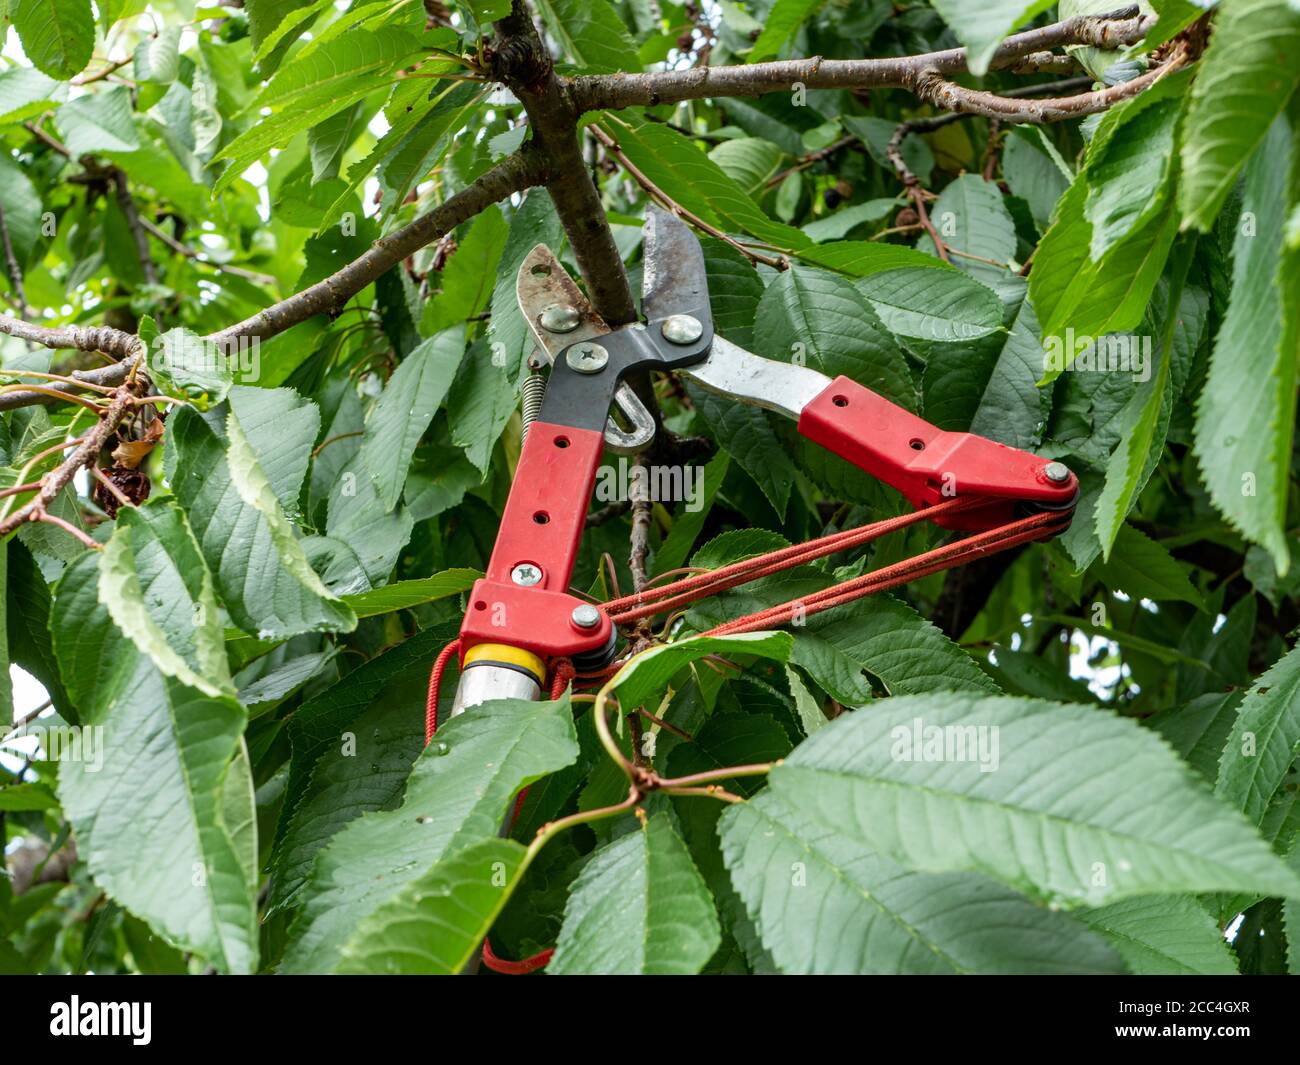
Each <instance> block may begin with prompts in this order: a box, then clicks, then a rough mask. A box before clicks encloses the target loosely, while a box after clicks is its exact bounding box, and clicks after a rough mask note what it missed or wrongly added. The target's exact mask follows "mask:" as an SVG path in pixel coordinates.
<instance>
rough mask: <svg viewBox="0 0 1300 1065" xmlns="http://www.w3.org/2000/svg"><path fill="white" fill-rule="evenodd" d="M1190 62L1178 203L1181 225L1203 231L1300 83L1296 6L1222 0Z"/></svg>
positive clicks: (1268, 0)
mask: <svg viewBox="0 0 1300 1065" xmlns="http://www.w3.org/2000/svg"><path fill="white" fill-rule="evenodd" d="M1197 66H1198V67H1199V68H1200V69H1199V71H1198V73H1197V75H1196V81H1195V83H1194V84H1193V86H1192V99H1191V109H1190V110H1189V112H1188V116H1187V132H1186V133H1185V134H1184V137H1183V143H1182V164H1183V171H1184V177H1183V181H1182V184H1181V186H1180V187H1179V190H1178V203H1179V206H1180V208H1181V209H1182V215H1183V225H1184V227H1187V226H1195V227H1196V228H1197V229H1201V230H1207V229H1209V228H1210V226H1211V224H1212V223H1213V222H1214V219H1215V217H1216V216H1217V215H1218V213H1219V210H1220V208H1221V207H1222V206H1223V203H1224V201H1225V200H1226V199H1227V198H1228V194H1229V193H1230V192H1231V191H1232V185H1233V182H1234V181H1236V179H1237V175H1238V174H1239V173H1240V172H1241V168H1242V167H1243V166H1244V165H1245V163H1246V160H1247V159H1249V158H1250V157H1251V156H1252V154H1254V153H1255V150H1256V149H1257V148H1258V147H1259V145H1260V144H1261V143H1262V142H1263V141H1264V139H1265V137H1266V135H1267V134H1268V130H1269V126H1270V124H1271V123H1272V122H1273V120H1274V119H1275V118H1276V117H1277V115H1278V114H1279V113H1280V112H1281V110H1282V108H1283V107H1284V106H1286V101H1287V98H1288V97H1289V96H1290V95H1291V93H1292V92H1293V91H1294V89H1295V87H1296V85H1297V84H1300V10H1297V8H1296V7H1295V5H1294V4H1290V3H1288V2H1287V0H1222V3H1221V4H1220V11H1219V15H1218V17H1217V18H1216V19H1215V20H1214V34H1213V35H1212V36H1211V38H1210V45H1209V47H1208V48H1207V49H1206V50H1205V55H1204V56H1202V58H1201V60H1200V62H1199V63H1198V64H1197ZM1262 206H1263V205H1261V207H1262ZM1279 206H1280V205H1279ZM1260 232H1261V233H1263V232H1264V230H1263V229H1261V230H1260Z"/></svg>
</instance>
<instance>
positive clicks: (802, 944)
mask: <svg viewBox="0 0 1300 1065" xmlns="http://www.w3.org/2000/svg"><path fill="white" fill-rule="evenodd" d="M719 834H720V836H721V837H722V850H723V855H724V856H725V858H726V862H727V868H728V869H729V870H730V872H731V880H732V883H733V884H734V885H735V887H736V890H737V891H738V892H739V893H740V896H741V898H742V899H743V900H744V902H745V906H746V908H747V909H748V911H749V914H750V916H751V918H752V919H753V921H754V924H755V926H756V927H757V928H758V931H759V935H760V936H761V937H762V939H763V944H764V946H765V947H766V948H767V949H768V950H769V951H770V952H771V954H772V956H773V958H774V959H775V960H776V962H777V964H778V965H779V966H780V967H781V971H782V972H785V973H791V974H794V973H799V974H803V973H824V974H851V973H864V974H865V973H873V974H893V975H903V974H915V975H921V974H940V973H946V974H954V973H975V974H989V975H992V974H1011V973H1015V974H1026V973H1033V974H1040V975H1049V974H1051V975H1055V974H1059V973H1076V974H1077V973H1118V972H1120V971H1121V967H1120V964H1119V962H1118V960H1117V959H1116V958H1115V956H1114V954H1112V953H1111V951H1110V950H1108V949H1107V948H1106V946H1105V944H1104V943H1103V942H1102V941H1101V940H1100V939H1099V937H1097V936H1096V935H1093V934H1092V933H1090V932H1089V931H1088V930H1087V929H1086V928H1083V927H1082V926H1081V925H1079V924H1078V923H1077V922H1075V921H1074V920H1072V919H1071V918H1070V917H1067V916H1065V915H1064V914H1059V913H1053V912H1051V911H1050V910H1046V909H1044V908H1042V907H1040V906H1036V905H1034V904H1033V903H1032V902H1030V901H1029V900H1028V899H1026V898H1024V897H1023V896H1021V895H1017V894H1016V893H1015V892H1014V891H1010V890H1008V889H1007V888H1004V887H1002V886H1001V885H1000V884H997V883H995V882H994V881H992V880H989V879H987V878H985V877H982V876H978V875H975V874H972V873H941V874H932V873H912V872H908V871H907V870H906V869H904V868H902V867H901V866H899V865H897V864H895V863H894V862H892V861H890V860H889V859H887V858H883V857H881V856H879V855H876V854H872V853H871V852H870V851H867V850H864V849H863V847H862V845H861V844H860V843H858V842H857V841H856V840H852V839H848V838H846V837H844V836H841V835H838V834H837V833H835V832H834V831H832V830H830V829H828V828H826V827H825V826H824V825H822V824H819V823H818V822H817V821H815V820H813V819H812V818H811V817H809V816H808V815H807V813H805V812H804V811H802V810H801V809H800V808H799V807H798V806H795V805H794V804H792V803H789V802H786V801H785V800H784V799H783V798H782V797H781V796H780V795H777V794H775V793H773V792H772V791H770V790H769V791H767V792H764V793H763V794H762V795H760V796H759V797H758V798H757V799H754V800H751V801H750V802H747V803H744V804H742V805H737V806H733V807H731V808H730V809H728V810H727V811H726V812H725V813H724V814H723V815H722V819H721V822H720V824H719Z"/></svg>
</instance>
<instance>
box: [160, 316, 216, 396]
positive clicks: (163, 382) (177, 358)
mask: <svg viewBox="0 0 1300 1065" xmlns="http://www.w3.org/2000/svg"><path fill="white" fill-rule="evenodd" d="M150 348H151V354H150V358H149V371H150V373H151V374H152V375H153V377H154V380H155V381H157V382H158V384H159V385H160V386H161V387H162V389H163V390H164V391H165V392H166V393H167V394H168V395H171V396H176V397H178V398H180V399H192V400H199V401H202V402H204V403H220V402H221V401H222V400H223V399H225V398H226V395H227V394H228V393H229V392H230V386H231V385H232V384H233V383H234V375H233V373H232V372H231V368H230V363H229V362H228V361H227V359H226V357H225V355H224V354H223V353H222V351H221V349H220V348H218V347H217V345H216V344H214V343H212V341H210V340H208V339H206V338H205V337H201V336H199V335H198V334H197V333H193V332H191V331H190V330H188V329H185V328H181V327H178V328H176V329H169V330H167V332H165V333H163V334H162V335H161V336H159V337H158V339H157V340H155V341H154V342H153V344H151V345H150Z"/></svg>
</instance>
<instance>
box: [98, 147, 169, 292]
mask: <svg viewBox="0 0 1300 1065" xmlns="http://www.w3.org/2000/svg"><path fill="white" fill-rule="evenodd" d="M109 173H110V175H111V177H112V181H113V192H114V194H115V196H116V198H117V206H118V208H119V209H120V210H121V212H122V216H123V217H124V218H125V219H126V226H127V228H128V229H129V230H130V231H131V237H132V239H133V240H134V241H135V254H136V257H137V258H138V259H139V260H140V272H141V273H142V274H144V280H145V284H147V285H157V284H158V268H157V267H156V266H155V265H154V261H153V255H152V254H150V252H149V235H148V234H147V233H146V232H145V231H144V227H143V226H142V225H141V224H140V212H139V210H138V209H137V208H136V206H135V200H134V199H133V198H132V196H131V186H130V185H129V184H128V183H127V180H126V174H125V173H124V172H123V171H122V169H121V168H120V167H116V166H115V167H113V169H112V170H111V171H109Z"/></svg>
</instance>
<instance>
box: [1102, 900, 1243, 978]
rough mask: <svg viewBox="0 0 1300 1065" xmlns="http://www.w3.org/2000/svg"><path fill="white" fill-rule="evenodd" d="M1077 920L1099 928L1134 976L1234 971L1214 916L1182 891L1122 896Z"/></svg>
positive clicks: (1229, 952)
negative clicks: (1122, 899)
mask: <svg viewBox="0 0 1300 1065" xmlns="http://www.w3.org/2000/svg"><path fill="white" fill-rule="evenodd" d="M1079 917H1080V919H1081V920H1082V921H1083V922H1084V923H1085V924H1088V925H1091V926H1092V927H1093V928H1094V929H1096V930H1097V931H1098V932H1100V933H1101V934H1102V935H1103V936H1105V937H1106V938H1107V939H1108V940H1110V942H1111V944H1112V945H1113V946H1114V948H1115V950H1116V951H1118V952H1119V955H1120V957H1121V958H1123V959H1124V963H1125V964H1126V965H1127V966H1128V968H1129V971H1130V972H1132V973H1135V974H1136V975H1138V976H1235V975H1236V973H1237V965H1236V963H1235V962H1234V961H1233V958H1232V952H1231V951H1230V950H1229V949H1228V942H1227V940H1225V939H1224V938H1223V933H1222V932H1220V931H1219V928H1218V926H1217V925H1216V924H1215V923H1214V919H1213V918H1212V917H1210V914H1209V911H1208V910H1206V908H1205V907H1204V906H1202V905H1201V904H1200V903H1199V902H1197V900H1196V899H1194V898H1191V897H1189V896H1186V895H1151V896H1148V897H1145V898H1135V899H1125V900H1124V901H1123V902H1114V903H1111V904H1110V905H1109V906H1102V907H1101V908H1099V909H1096V910H1081V911H1080V912H1079Z"/></svg>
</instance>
